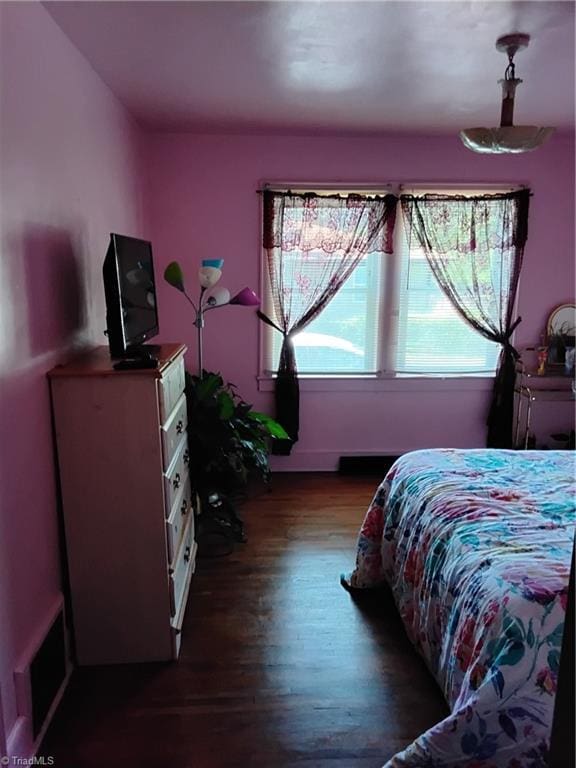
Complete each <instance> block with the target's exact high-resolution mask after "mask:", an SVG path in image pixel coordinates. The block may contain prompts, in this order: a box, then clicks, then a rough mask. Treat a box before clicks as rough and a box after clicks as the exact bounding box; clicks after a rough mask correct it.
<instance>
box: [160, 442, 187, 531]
mask: <svg viewBox="0 0 576 768" xmlns="http://www.w3.org/2000/svg"><path fill="white" fill-rule="evenodd" d="M189 461H190V457H189V454H188V435H187V434H186V432H184V434H183V435H182V437H181V439H180V442H179V443H178V445H177V446H176V451H175V453H174V458H173V459H172V463H171V464H170V466H169V467H168V469H167V470H166V472H164V503H165V507H166V508H165V513H166V517H170V513H171V511H172V507H173V506H174V502H175V501H176V497H177V496H178V493H179V492H180V490H181V489H182V488H183V487H184V486H185V485H186V481H187V480H188V479H189V473H188V464H189Z"/></svg>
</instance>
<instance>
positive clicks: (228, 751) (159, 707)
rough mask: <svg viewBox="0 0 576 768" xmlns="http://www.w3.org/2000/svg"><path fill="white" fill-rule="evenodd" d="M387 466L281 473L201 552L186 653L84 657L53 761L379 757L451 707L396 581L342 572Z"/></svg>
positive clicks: (109, 766)
mask: <svg viewBox="0 0 576 768" xmlns="http://www.w3.org/2000/svg"><path fill="white" fill-rule="evenodd" d="M376 484H377V478H344V477H339V476H337V475H328V474H314V475H312V474H309V475H303V474H302V475H294V474H292V475H276V476H275V477H274V480H273V483H272V491H271V492H270V493H265V492H264V493H262V494H261V495H259V496H258V497H257V498H255V499H253V500H251V501H250V502H248V503H247V504H245V505H244V506H243V508H242V515H243V517H244V518H245V521H246V529H247V534H248V543H247V544H239V545H237V546H236V549H235V551H234V553H233V554H232V555H231V556H229V557H225V558H220V559H211V560H209V559H200V560H199V561H198V566H197V570H196V574H195V576H194V579H193V582H192V589H191V594H190V599H189V603H188V610H187V615H186V619H185V624H184V633H183V642H182V652H181V657H180V659H179V661H178V662H177V663H173V664H152V665H130V666H121V667H120V666H116V667H99V668H91V669H88V668H84V669H79V670H76V672H75V673H74V675H73V679H72V682H71V685H70V687H69V689H68V691H67V694H66V696H65V698H64V701H63V703H62V705H61V706H60V709H59V711H58V713H57V715H56V718H55V720H54V722H53V724H52V726H51V728H50V730H49V732H48V735H47V737H46V739H45V740H44V744H43V746H42V750H41V752H40V754H42V755H44V756H53V758H54V765H55V768H116V766H118V767H119V768H120V766H122V768H163V767H164V766H166V768H168V767H169V768H240V767H242V768H246V767H249V768H252V767H253V768H286V767H287V766H295V768H364V766H366V768H368V767H370V768H378V766H381V765H383V763H384V762H385V761H386V760H387V759H388V758H389V757H390V756H391V755H393V754H394V753H395V752H397V751H398V750H400V749H402V748H403V747H404V746H405V745H407V744H408V743H410V742H411V741H412V740H413V739H414V738H415V737H416V736H417V735H418V734H419V733H421V732H422V731H424V730H425V729H426V728H428V727H429V726H431V725H432V724H434V723H435V722H437V721H438V720H440V719H441V718H443V717H444V716H445V715H446V714H447V708H446V704H445V703H444V700H443V698H442V696H441V694H440V692H439V689H438V688H437V687H436V685H435V683H434V681H433V680H432V678H431V677H430V675H429V673H428V672H427V670H426V668H425V666H424V663H423V662H422V661H421V660H420V658H419V657H418V656H417V655H416V654H415V652H414V651H413V650H412V647H411V646H410V644H409V641H408V640H407V638H406V636H405V634H404V632H403V629H402V626H401V624H400V620H399V618H398V616H397V614H396V611H395V609H394V606H393V604H392V602H391V600H390V598H389V596H388V595H387V593H386V592H383V591H382V592H379V593H372V594H370V595H367V596H366V597H362V600H361V601H356V602H355V601H354V600H353V599H352V598H351V596H350V595H349V594H348V593H347V592H345V591H344V590H343V589H342V588H341V587H340V585H339V581H338V579H339V574H340V572H341V571H346V570H351V568H352V567H353V560H354V549H355V540H356V535H357V532H358V528H359V525H360V523H361V521H362V518H363V516H364V512H365V510H366V508H367V506H368V504H369V502H370V499H371V497H372V494H373V491H374V489H375V487H376Z"/></svg>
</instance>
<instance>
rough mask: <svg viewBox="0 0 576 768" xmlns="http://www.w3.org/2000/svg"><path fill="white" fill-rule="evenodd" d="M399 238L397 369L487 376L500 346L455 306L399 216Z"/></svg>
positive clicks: (491, 372) (493, 365)
mask: <svg viewBox="0 0 576 768" xmlns="http://www.w3.org/2000/svg"><path fill="white" fill-rule="evenodd" d="M398 225H400V227H401V232H400V233H399V237H397V238H396V244H397V251H398V256H399V258H400V265H401V266H400V286H399V292H398V301H399V322H398V340H397V354H396V371H397V372H398V373H413V374H461V375H474V374H479V375H489V374H493V373H494V372H495V370H496V364H497V361H498V355H499V352H500V345H499V344H496V343H495V342H493V341H489V340H488V339H486V338H484V336H482V335H481V334H480V333H478V332H477V331H476V330H475V329H474V328H472V327H471V326H470V325H469V324H468V323H467V322H466V321H465V320H464V319H463V318H462V317H461V315H460V314H459V313H458V312H457V311H456V309H454V307H453V306H452V304H451V302H450V301H449V299H448V298H447V297H446V295H445V294H444V292H443V291H442V289H441V288H440V286H439V285H438V283H437V281H436V278H435V277H434V274H433V272H432V269H431V268H430V266H429V264H428V261H427V259H426V256H425V254H424V252H423V251H422V250H421V249H420V248H419V247H417V243H416V242H415V240H414V239H413V240H412V244H411V248H410V249H409V248H408V239H407V236H406V232H405V230H404V226H403V222H402V219H401V217H399V220H398V221H397V226H398Z"/></svg>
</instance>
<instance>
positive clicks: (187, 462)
mask: <svg viewBox="0 0 576 768" xmlns="http://www.w3.org/2000/svg"><path fill="white" fill-rule="evenodd" d="M182 459H183V461H184V464H186V466H188V464H190V454H189V453H188V449H186V450H185V451H184V456H183V457H182Z"/></svg>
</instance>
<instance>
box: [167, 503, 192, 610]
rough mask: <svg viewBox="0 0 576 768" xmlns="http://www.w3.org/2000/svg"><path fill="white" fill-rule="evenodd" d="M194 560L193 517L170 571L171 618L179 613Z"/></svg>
mask: <svg viewBox="0 0 576 768" xmlns="http://www.w3.org/2000/svg"><path fill="white" fill-rule="evenodd" d="M195 559H196V547H195V542H194V517H193V516H191V517H190V520H189V521H188V524H187V526H186V530H185V531H184V536H183V538H182V541H181V542H180V548H179V549H178V552H177V554H176V562H175V564H174V568H173V569H170V570H171V573H170V610H171V615H172V616H176V615H177V614H178V613H179V612H180V608H181V606H182V598H183V597H184V592H185V588H186V586H187V584H188V582H189V581H190V576H191V574H192V572H193V570H194V562H195Z"/></svg>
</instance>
